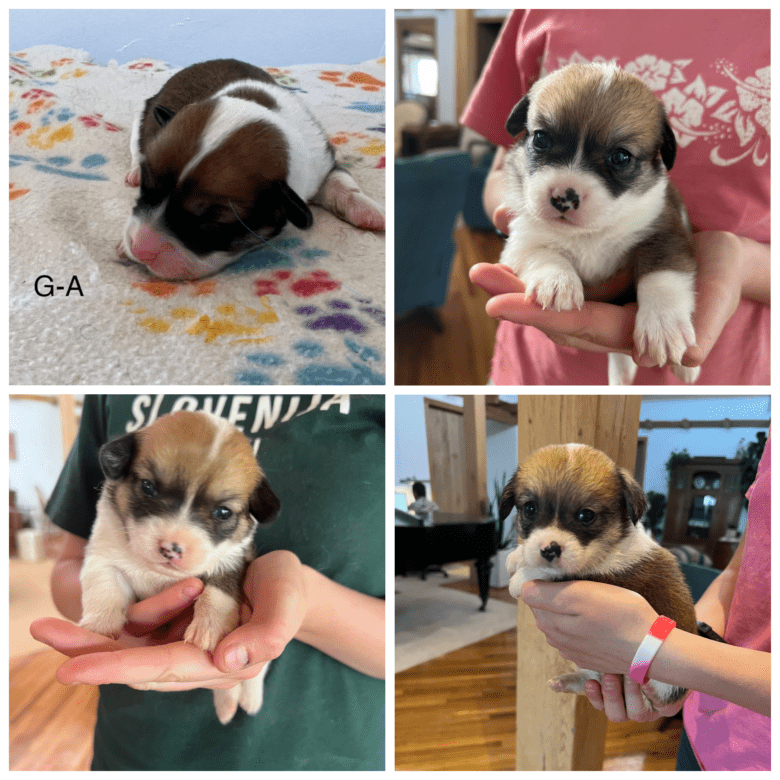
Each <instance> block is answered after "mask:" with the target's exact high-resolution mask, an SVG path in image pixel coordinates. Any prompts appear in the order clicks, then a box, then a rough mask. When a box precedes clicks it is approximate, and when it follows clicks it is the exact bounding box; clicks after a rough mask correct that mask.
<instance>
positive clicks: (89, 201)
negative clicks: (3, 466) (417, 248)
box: [9, 46, 385, 385]
mask: <svg viewBox="0 0 780 780" xmlns="http://www.w3.org/2000/svg"><path fill="white" fill-rule="evenodd" d="M255 64H257V65H260V66H263V67H266V68H267V69H268V70H269V72H271V73H272V75H273V76H274V77H275V78H276V79H277V80H278V81H279V82H280V83H281V84H283V85H285V86H287V87H289V88H291V89H294V90H296V91H299V92H301V93H303V94H304V97H305V99H306V100H307V102H308V103H309V105H310V106H311V107H312V110H313V111H314V113H315V114H316V115H317V117H318V118H319V119H320V121H321V122H322V124H323V126H324V127H325V129H326V131H327V132H328V135H329V137H330V139H331V141H332V143H333V144H334V146H335V148H336V158H337V162H338V163H339V164H340V165H342V166H343V167H344V168H346V169H347V170H348V171H349V172H350V173H351V174H352V175H353V176H354V178H355V179H356V180H357V181H358V183H359V184H360V185H361V187H362V188H363V190H364V191H365V192H366V194H368V195H369V196H370V197H372V198H374V199H375V200H377V201H378V202H380V203H384V180H385V176H384V173H385V172H384V167H385V164H384V160H385V158H384V154H385V73H384V67H385V63H384V59H380V60H372V61H369V62H362V63H359V64H358V65H351V66H341V65H307V66H296V67H289V68H274V67H269V66H272V65H273V63H262V62H258V63H255ZM175 70H176V69H175V68H171V67H170V66H169V65H167V64H166V63H164V62H161V61H159V60H146V59H144V60H136V61H134V62H131V63H128V64H126V65H121V66H119V65H117V64H116V62H113V61H112V62H110V63H109V64H108V65H102V64H99V63H96V62H93V61H92V60H91V59H90V57H89V55H88V54H87V53H85V52H82V51H78V50H75V49H66V48H62V47H58V46H35V47H32V48H30V49H27V50H26V51H24V52H16V53H14V54H12V55H11V84H10V88H11V89H10V91H11V95H10V111H11V114H10V131H11V132H10V136H11V140H10V165H11V173H10V201H11V202H10V216H9V225H10V304H9V321H10V380H11V384H17V385H34V384H58V385H82V384H89V385H100V384H110V385H115V384H133V385H137V384H179V385H189V384H207V385H219V384H230V385H233V384H238V385H271V384H296V385H310V384H326V385H332V384H337V385H341V384H350V385H364V384H366V385H372V384H382V383H383V382H384V373H385V369H384V358H385V305H384V301H385V250H384V239H385V234H384V233H370V232H366V231H362V230H359V229H357V228H354V227H352V226H351V225H348V224H347V223H345V222H342V221H341V220H339V219H338V218H336V217H334V216H333V215H332V214H330V213H329V212H326V211H324V210H323V209H321V208H319V207H314V208H313V213H314V226H313V227H312V228H310V229H309V230H298V229H297V228H295V227H292V226H290V227H288V228H286V229H285V230H284V231H283V233H282V234H281V235H280V236H278V237H277V238H275V239H273V240H272V241H271V242H270V245H269V246H265V247H263V248H261V249H256V250H253V251H252V252H250V253H248V254H247V255H245V256H244V257H243V258H242V260H241V261H240V262H239V263H237V264H236V265H233V266H231V267H229V268H228V269H225V270H223V271H222V272H220V273H219V274H217V275H215V276H213V277H210V278H207V279H202V280H199V281H194V282H179V283H173V282H165V281H160V280H156V279H155V278H154V277H152V276H151V275H150V274H149V273H148V271H147V270H146V269H145V268H143V267H142V266H139V265H136V264H134V263H133V264H121V263H119V262H117V261H116V259H115V245H116V243H117V240H118V238H119V236H120V235H121V232H122V228H123V226H124V223H125V220H126V218H127V216H128V214H129V213H130V210H131V208H132V205H133V203H134V201H135V197H136V191H135V190H132V189H130V188H127V187H125V185H124V176H125V174H126V173H127V170H128V168H129V163H130V152H129V138H130V128H131V126H132V119H133V116H134V113H135V111H136V110H138V108H139V107H140V106H141V105H142V104H143V101H144V100H145V99H146V98H148V97H150V96H151V95H153V94H155V93H156V92H157V91H158V90H159V88H160V86H161V85H162V84H163V83H164V82H165V80H166V79H167V78H169V77H170V75H171V74H172V73H173V72H174V71H175Z"/></svg>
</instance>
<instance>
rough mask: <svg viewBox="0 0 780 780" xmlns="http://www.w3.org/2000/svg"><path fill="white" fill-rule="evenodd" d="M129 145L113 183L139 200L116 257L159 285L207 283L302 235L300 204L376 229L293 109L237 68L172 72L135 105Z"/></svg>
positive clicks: (255, 73)
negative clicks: (295, 233) (284, 238)
mask: <svg viewBox="0 0 780 780" xmlns="http://www.w3.org/2000/svg"><path fill="white" fill-rule="evenodd" d="M130 145H131V153H132V163H131V170H130V173H128V175H127V177H126V179H125V181H126V183H127V184H128V185H130V186H134V187H137V186H140V188H141V190H140V193H139V195H138V200H137V201H136V204H135V207H134V208H133V212H132V214H131V216H130V217H129V218H128V220H127V224H126V226H125V231H124V235H123V237H122V240H121V242H120V244H119V245H118V246H117V253H118V255H119V256H120V257H121V256H125V257H128V258H130V259H132V260H136V261H137V262H140V263H143V264H144V265H146V266H147V267H148V268H149V270H150V271H151V272H152V273H153V274H155V276H159V277H160V278H163V279H198V278H200V277H203V276H207V275H209V274H212V273H215V272H216V271H218V270H219V269H221V268H223V267H224V266H226V265H228V264H230V263H233V262H235V261H236V260H238V259H239V258H240V257H241V255H243V254H244V253H245V252H247V251H248V250H250V249H252V248H253V247H255V246H257V245H258V244H261V243H262V242H263V240H264V239H268V238H270V237H271V236H275V235H276V234H277V233H279V232H280V231H281V230H282V228H283V227H284V226H285V225H286V224H287V223H288V222H290V223H292V224H293V225H295V226H296V227H299V228H308V227H310V226H311V225H312V222H313V216H312V213H311V210H310V209H309V206H308V204H309V203H310V202H314V203H319V204H320V205H322V206H323V207H325V208H326V209H329V210H330V211H332V212H333V213H334V214H336V215H337V216H339V217H341V218H342V219H344V220H346V221H347V222H350V223H352V224H353V225H356V226H357V227H360V228H364V229H366V230H384V227H385V218H384V212H383V211H382V208H381V207H380V206H379V205H377V204H376V203H375V202H374V201H372V200H371V199H370V198H368V197H367V196H366V195H365V194H364V193H363V192H362V191H361V190H360V187H359V186H358V185H357V183H356V182H355V180H354V179H353V178H352V177H351V176H350V175H349V174H348V173H347V172H346V171H345V170H344V169H342V168H339V167H338V166H337V165H336V163H335V157H334V153H333V148H332V146H331V145H330V142H329V141H328V137H327V135H326V133H325V130H324V129H323V128H322V126H321V125H320V123H319V122H318V121H317V119H316V118H315V117H314V115H313V114H312V113H311V111H310V110H309V109H308V108H307V106H306V105H305V104H304V102H303V101H302V99H301V98H300V97H299V96H298V95H297V94H296V93H294V92H293V91H292V90H289V89H286V88H285V87H282V86H280V85H279V84H277V83H276V82H275V81H274V79H273V78H272V77H271V76H269V75H268V73H266V72H265V71H264V70H262V69H261V68H257V67H255V66H254V65H249V64H247V63H245V62H239V61H238V60H210V61H208V62H202V63H198V64H197V65H191V66H190V67H188V68H184V69H183V70H181V71H179V72H178V73H176V74H175V75H174V76H172V77H171V78H170V79H169V80H168V81H167V82H166V83H165V85H164V86H163V88H162V89H161V90H160V91H159V92H158V93H157V94H156V95H154V96H153V97H151V98H149V100H147V101H146V105H145V108H144V110H143V112H141V114H139V116H138V117H137V119H136V122H135V125H134V127H133V132H132V137H131V142H130Z"/></svg>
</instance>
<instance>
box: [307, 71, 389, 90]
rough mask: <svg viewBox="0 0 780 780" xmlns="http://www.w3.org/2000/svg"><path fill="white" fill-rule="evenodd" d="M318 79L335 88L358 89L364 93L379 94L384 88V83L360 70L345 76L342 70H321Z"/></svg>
mask: <svg viewBox="0 0 780 780" xmlns="http://www.w3.org/2000/svg"><path fill="white" fill-rule="evenodd" d="M319 78H320V80H321V81H330V82H332V83H333V84H334V85H335V86H337V87H346V88H348V89H354V88H359V89H362V90H364V91H365V92H379V90H380V89H382V88H383V87H384V86H385V82H384V81H380V80H379V79H377V78H374V77H373V76H371V75H369V74H368V73H364V72H363V71H360V70H353V71H352V72H350V73H346V74H345V72H344V71H342V70H323V71H322V72H321V73H320V76H319Z"/></svg>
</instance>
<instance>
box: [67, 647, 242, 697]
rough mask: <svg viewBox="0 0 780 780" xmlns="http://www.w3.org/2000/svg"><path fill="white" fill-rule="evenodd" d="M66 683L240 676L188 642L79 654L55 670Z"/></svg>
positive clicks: (197, 682) (210, 682)
mask: <svg viewBox="0 0 780 780" xmlns="http://www.w3.org/2000/svg"><path fill="white" fill-rule="evenodd" d="M57 679H58V680H59V681H60V682H61V683H63V684H65V685H72V684H74V683H83V684H85V685H108V684H120V685H131V686H136V687H141V688H142V689H144V690H150V689H156V690H161V689H162V688H161V687H157V686H164V685H166V684H168V683H178V684H179V687H177V688H176V689H177V690H187V689H191V688H204V687H231V686H232V685H235V684H236V682H238V681H239V680H240V679H242V677H241V676H240V675H236V676H233V677H231V678H227V677H226V676H223V675H221V673H220V672H219V670H218V669H216V668H215V667H214V665H213V664H212V662H211V658H210V656H209V654H208V653H207V652H206V651H204V650H201V649H200V648H198V647H195V645H192V644H189V643H188V642H172V643H170V644H163V645H147V646H144V647H133V648H122V649H119V650H114V651H113V652H96V653H90V654H89V655H79V656H78V657H76V658H71V659H70V660H69V661H66V662H65V663H64V664H63V665H62V666H60V667H59V669H58V670H57Z"/></svg>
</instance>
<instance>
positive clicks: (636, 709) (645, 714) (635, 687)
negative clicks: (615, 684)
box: [623, 676, 661, 723]
mask: <svg viewBox="0 0 780 780" xmlns="http://www.w3.org/2000/svg"><path fill="white" fill-rule="evenodd" d="M623 683H624V695H625V700H626V714H627V715H628V717H629V719H630V720H633V721H635V722H637V723H646V722H648V721H651V720H657V719H658V718H660V717H661V713H660V712H658V711H657V710H656V709H655V707H653V706H648V702H647V699H646V698H645V697H644V696H643V695H642V688H641V687H640V685H639V683H638V682H637V681H636V680H633V679H632V678H631V677H628V676H626V677H625V678H624V679H623Z"/></svg>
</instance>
